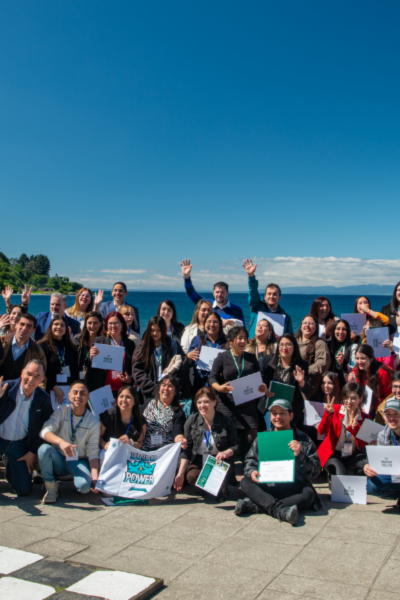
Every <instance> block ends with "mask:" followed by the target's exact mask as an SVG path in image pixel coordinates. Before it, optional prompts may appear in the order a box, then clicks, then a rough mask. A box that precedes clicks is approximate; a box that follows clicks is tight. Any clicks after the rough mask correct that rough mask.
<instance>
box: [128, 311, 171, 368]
mask: <svg viewBox="0 0 400 600" xmlns="http://www.w3.org/2000/svg"><path fill="white" fill-rule="evenodd" d="M152 325H157V327H158V328H159V329H160V331H161V345H162V347H163V348H166V347H169V346H170V344H171V341H170V338H169V337H168V335H167V326H166V324H165V321H164V319H163V318H162V317H159V316H155V317H151V319H150V320H149V322H148V324H147V329H146V331H145V333H144V336H143V343H142V346H141V347H140V350H139V352H138V354H137V355H136V356H135V361H140V362H144V370H145V371H148V370H149V369H150V363H151V358H152V356H153V351H154V348H155V346H154V341H153V338H152V337H151V327H152Z"/></svg>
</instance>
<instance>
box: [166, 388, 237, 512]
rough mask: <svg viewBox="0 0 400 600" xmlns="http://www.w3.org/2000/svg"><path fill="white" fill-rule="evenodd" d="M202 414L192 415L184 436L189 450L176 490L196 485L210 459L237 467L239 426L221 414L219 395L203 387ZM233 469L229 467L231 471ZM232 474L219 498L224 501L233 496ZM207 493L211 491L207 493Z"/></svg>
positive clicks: (183, 458)
mask: <svg viewBox="0 0 400 600" xmlns="http://www.w3.org/2000/svg"><path fill="white" fill-rule="evenodd" d="M195 402H196V406H197V410H198V412H197V413H196V414H194V415H190V417H189V418H188V420H187V421H186V423H185V427H184V436H185V439H186V440H187V447H186V448H185V449H184V450H182V453H181V461H180V465H179V469H178V473H177V475H176V478H175V488H176V490H177V491H178V492H179V491H180V490H181V489H182V486H183V484H184V482H185V481H186V482H187V483H188V484H189V485H196V481H197V480H198V478H199V475H200V472H201V470H202V468H203V465H204V463H205V462H206V460H207V457H208V456H210V455H211V456H215V458H216V460H217V462H220V461H224V462H228V463H230V465H233V460H234V456H235V455H236V454H237V451H238V449H239V440H238V437H237V433H236V427H235V425H234V423H233V421H232V419H230V418H229V417H227V416H226V415H224V414H222V413H220V412H218V411H217V410H216V409H215V407H216V405H217V395H216V393H215V392H214V390H213V389H212V388H209V387H203V388H201V389H200V390H199V391H198V392H197V394H196V398H195ZM231 469H232V467H230V468H229V470H231ZM229 470H228V473H227V474H226V476H225V479H224V481H223V483H222V486H221V489H220V492H219V494H218V496H217V499H218V500H219V501H224V500H225V499H226V498H227V497H228V496H229V490H228V476H229ZM205 493H207V492H205Z"/></svg>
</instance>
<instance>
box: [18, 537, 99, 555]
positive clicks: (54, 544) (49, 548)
mask: <svg viewBox="0 0 400 600" xmlns="http://www.w3.org/2000/svg"><path fill="white" fill-rule="evenodd" d="M87 547H88V546H84V545H83V544H76V543H75V542H66V541H64V540H60V539H57V538H52V539H49V538H48V539H46V540H42V541H41V542H36V543H35V544H32V545H30V546H26V547H25V550H27V551H28V552H37V553H38V554H41V555H42V556H50V557H56V558H62V559H65V558H68V557H69V556H73V555H74V554H76V553H77V552H81V551H82V550H85V549H86V548H87Z"/></svg>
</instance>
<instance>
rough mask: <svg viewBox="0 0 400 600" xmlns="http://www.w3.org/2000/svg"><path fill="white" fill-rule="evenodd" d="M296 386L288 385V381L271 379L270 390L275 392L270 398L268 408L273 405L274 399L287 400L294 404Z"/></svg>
mask: <svg viewBox="0 0 400 600" xmlns="http://www.w3.org/2000/svg"><path fill="white" fill-rule="evenodd" d="M294 390H295V388H294V386H293V385H287V384H286V383H279V382H278V381H271V383H270V384H269V391H270V392H272V393H273V394H275V395H274V396H272V398H268V403H267V410H268V409H269V407H270V406H271V404H272V402H274V400H287V401H288V402H290V404H292V402H293V396H294Z"/></svg>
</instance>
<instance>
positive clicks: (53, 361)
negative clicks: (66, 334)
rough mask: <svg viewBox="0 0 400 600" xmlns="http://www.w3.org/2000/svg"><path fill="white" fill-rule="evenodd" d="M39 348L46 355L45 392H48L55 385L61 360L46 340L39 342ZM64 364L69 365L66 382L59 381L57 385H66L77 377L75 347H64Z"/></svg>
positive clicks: (59, 372) (59, 371)
mask: <svg viewBox="0 0 400 600" xmlns="http://www.w3.org/2000/svg"><path fill="white" fill-rule="evenodd" d="M39 348H42V350H43V352H44V353H45V355H46V361H47V367H46V379H47V382H46V392H48V393H50V391H51V390H52V389H53V388H54V386H55V385H57V375H60V374H61V362H60V359H59V357H58V354H57V353H56V352H54V350H52V349H51V348H50V346H49V345H48V343H47V342H43V343H41V344H39ZM65 365H68V366H69V370H70V376H69V377H68V382H67V383H64V384H63V383H60V384H59V385H68V384H69V383H71V382H72V381H76V380H77V379H79V368H78V354H77V352H76V350H75V348H71V347H70V346H66V347H65Z"/></svg>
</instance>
